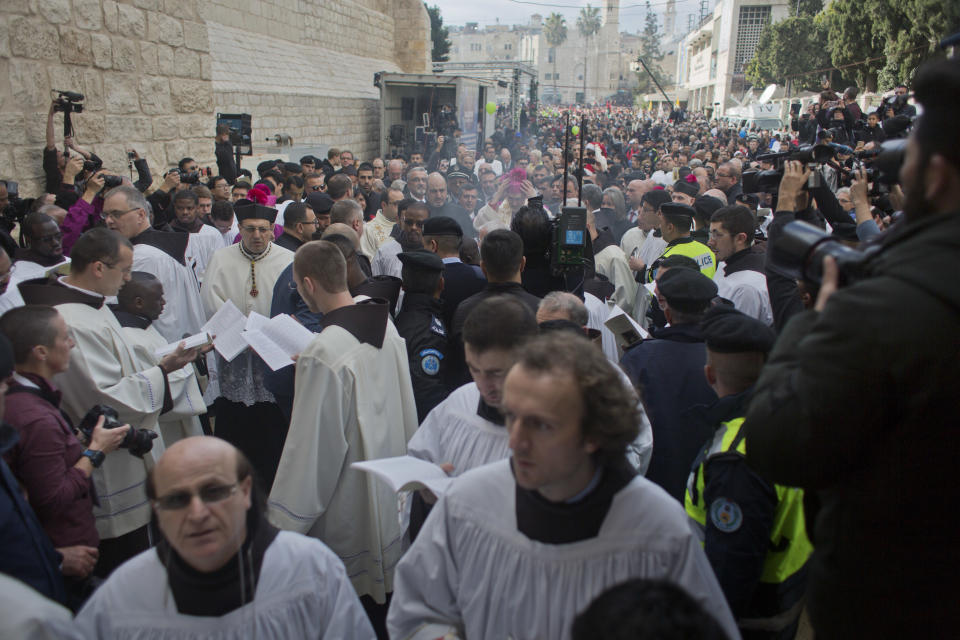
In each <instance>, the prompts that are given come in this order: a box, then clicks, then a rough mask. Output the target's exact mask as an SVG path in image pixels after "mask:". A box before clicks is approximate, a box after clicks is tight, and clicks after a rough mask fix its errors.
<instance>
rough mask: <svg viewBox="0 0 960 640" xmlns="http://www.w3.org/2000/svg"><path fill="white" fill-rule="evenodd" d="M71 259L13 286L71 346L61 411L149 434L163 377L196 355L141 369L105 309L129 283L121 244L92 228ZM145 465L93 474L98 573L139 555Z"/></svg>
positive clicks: (163, 391) (119, 465) (60, 381)
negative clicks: (92, 414)
mask: <svg viewBox="0 0 960 640" xmlns="http://www.w3.org/2000/svg"><path fill="white" fill-rule="evenodd" d="M72 254H73V255H72V262H71V272H70V275H69V276H66V277H64V278H63V279H61V280H29V281H27V282H23V283H21V284H20V293H21V295H22V296H23V299H24V301H25V302H26V303H27V304H45V305H50V306H53V307H55V308H56V309H57V311H59V312H60V315H62V316H63V319H64V320H65V321H66V323H67V327H68V328H69V329H70V337H71V338H73V341H74V342H75V343H76V348H75V349H74V350H73V352H72V354H71V360H70V368H69V369H68V370H67V371H66V372H64V373H62V374H60V375H58V376H56V378H55V379H54V382H55V383H56V385H57V386H58V387H59V388H60V390H61V391H62V392H63V400H62V403H61V407H62V409H63V410H64V411H65V412H66V413H67V415H69V416H70V419H71V420H73V422H74V424H79V422H80V420H81V419H82V418H83V416H84V415H85V414H86V412H87V410H89V409H90V408H91V407H92V406H93V405H95V404H106V405H109V406H111V407H113V408H114V409H116V410H117V412H118V413H119V419H120V422H121V423H127V424H129V425H130V426H131V427H133V428H134V429H151V430H156V429H157V418H158V416H159V414H160V412H161V410H162V409H164V408H167V407H169V406H171V400H170V389H169V384H168V381H167V380H168V376H169V375H170V374H172V373H173V372H175V371H177V370H179V369H181V368H182V367H184V366H186V365H188V364H190V363H191V362H193V360H195V359H196V357H197V355H198V353H199V352H198V350H197V349H190V350H184V349H183V348H182V347H178V348H177V350H176V351H174V352H173V353H172V354H170V355H168V356H165V357H164V358H162V359H161V360H160V362H159V363H158V364H157V365H155V366H150V367H144V366H143V365H142V363H141V362H140V361H139V359H138V357H137V354H136V352H135V350H134V348H133V346H132V345H130V344H129V343H128V342H127V340H126V338H125V337H124V335H123V330H122V328H121V326H120V323H119V322H117V319H116V318H115V317H114V315H113V313H112V312H111V311H110V309H109V308H108V307H107V306H106V304H105V301H106V298H107V297H111V296H115V295H116V294H117V292H118V291H119V290H120V287H121V285H122V284H123V283H124V282H125V281H126V280H128V279H129V278H130V270H131V265H132V264H133V249H132V247H131V246H130V243H129V241H127V240H126V239H124V238H123V236H121V235H120V234H118V233H116V232H113V231H109V230H107V229H103V228H94V229H91V230H90V231H87V232H86V233H84V234H83V235H82V236H81V237H80V238H79V239H78V240H77V242H76V244H75V245H74V247H73V251H72ZM151 460H152V458H151V457H150V456H149V455H147V456H144V457H143V458H138V457H135V456H132V455H112V456H107V458H106V460H105V461H104V463H103V466H102V467H100V468H99V469H96V470H95V471H94V472H93V476H92V477H93V482H94V486H95V488H96V490H97V495H98V496H99V500H100V506H99V507H96V508H95V509H94V515H95V516H96V519H97V532H98V533H99V534H100V539H101V549H100V552H101V556H100V564H99V565H98V568H97V571H98V573H100V572H101V571H104V572H105V571H106V570H107V569H109V568H112V567H110V564H111V561H117V560H119V561H122V560H124V559H126V557H129V555H132V553H130V551H134V552H136V551H139V550H140V548H138V547H141V548H145V547H146V544H147V534H146V525H147V522H148V521H149V519H150V508H149V505H148V504H147V498H146V493H145V488H144V481H145V479H146V472H147V466H148V465H149V464H150V462H151ZM111 544H112V545H113V546H114V549H113V550H110V546H111ZM117 563H118V562H117Z"/></svg>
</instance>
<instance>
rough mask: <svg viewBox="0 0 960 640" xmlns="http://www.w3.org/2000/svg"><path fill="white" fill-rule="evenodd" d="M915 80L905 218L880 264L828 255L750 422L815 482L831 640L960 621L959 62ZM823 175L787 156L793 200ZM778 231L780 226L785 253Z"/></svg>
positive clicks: (760, 459)
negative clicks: (957, 591) (955, 596)
mask: <svg viewBox="0 0 960 640" xmlns="http://www.w3.org/2000/svg"><path fill="white" fill-rule="evenodd" d="M914 90H915V95H916V97H917V100H918V101H919V102H920V103H921V104H922V105H923V115H922V116H920V118H919V120H918V121H917V123H916V124H915V126H914V128H913V131H912V133H911V135H910V138H909V139H908V141H907V146H906V155H905V158H904V163H903V166H902V168H901V170H900V180H901V183H902V185H903V188H904V193H905V194H906V200H905V206H904V213H905V222H903V223H900V225H898V226H895V227H894V228H893V230H891V231H890V232H888V234H887V236H886V237H885V238H884V240H883V242H882V243H881V247H880V249H879V251H877V252H876V253H874V254H872V255H871V256H870V257H869V258H868V259H867V260H866V261H865V262H864V263H863V264H862V265H861V267H860V269H858V272H859V273H861V274H863V276H865V277H859V278H857V279H855V280H853V281H852V282H846V283H844V286H843V287H842V288H839V290H838V287H839V280H840V278H839V272H840V269H839V268H838V266H837V263H836V261H835V260H833V259H830V258H828V259H825V260H824V261H823V269H824V272H823V277H822V281H821V284H820V291H819V295H818V296H817V299H816V303H815V305H814V308H813V309H810V310H807V311H803V312H800V313H798V314H796V315H795V316H794V317H793V318H792V319H791V320H790V322H789V324H787V325H786V326H785V327H784V329H783V331H782V333H781V335H780V339H779V340H778V341H777V343H776V345H775V347H774V349H773V352H772V353H771V354H770V359H769V362H768V363H767V366H766V367H765V368H764V371H763V373H762V374H761V376H760V379H759V380H758V381H757V384H756V388H755V391H754V394H753V398H752V400H751V402H750V407H749V409H748V411H747V416H746V421H745V422H744V425H743V428H744V429H745V432H746V439H747V440H748V441H749V443H750V446H749V450H748V453H747V462H748V464H750V465H751V466H752V467H753V468H754V469H755V470H756V471H757V472H758V473H760V474H761V475H762V476H763V477H764V478H765V479H767V480H768V481H770V482H775V483H778V484H784V485H789V486H795V487H802V488H804V489H805V490H807V492H808V493H814V492H816V497H817V498H818V501H817V502H819V507H820V508H819V511H818V513H817V516H816V518H815V520H811V522H814V523H815V524H814V525H813V531H812V535H811V538H812V539H814V540H815V541H816V546H815V550H814V553H813V556H812V558H811V561H810V584H809V588H808V591H807V593H808V596H807V610H808V611H809V613H810V618H811V621H812V622H813V627H814V629H815V631H816V634H817V638H824V639H827V640H829V639H831V638H848V637H853V636H857V637H871V636H875V637H880V636H883V637H905V636H913V637H933V636H939V635H943V633H944V628H945V626H944V625H950V627H953V626H955V624H956V621H957V612H956V608H955V607H954V606H953V605H952V604H951V603H950V602H949V600H950V599H949V598H946V599H944V598H943V597H942V596H943V588H944V585H949V584H952V583H953V581H954V579H955V576H956V575H957V571H958V570H960V558H958V556H957V555H956V554H954V553H952V552H950V550H951V549H953V548H955V544H956V543H955V539H954V538H955V536H954V528H955V526H954V525H955V520H956V518H955V515H954V513H953V511H952V509H950V505H953V504H956V502H957V501H958V500H960V487H958V486H957V483H956V482H955V478H954V462H955V458H956V452H957V450H958V448H960V433H958V431H957V430H956V429H955V428H953V425H954V424H955V422H956V415H957V400H956V388H957V386H958V385H960V367H958V359H957V352H956V347H955V345H956V328H957V319H958V315H957V314H958V312H957V310H958V309H960V284H958V282H957V279H956V276H955V275H954V274H955V273H956V272H957V269H958V268H960V252H958V251H957V247H958V246H960V215H958V214H957V203H958V202H960V154H958V150H960V147H958V146H957V143H956V141H957V140H958V139H960V120H958V119H957V117H956V105H957V102H958V100H960V63H958V61H957V60H955V59H954V60H940V61H936V62H932V63H929V64H927V65H924V66H923V67H921V68H920V70H918V72H917V74H916V76H915V83H914ZM808 173H809V172H808V171H804V169H803V167H802V165H800V164H799V163H789V164H788V166H787V167H786V169H785V174H784V178H783V181H782V183H781V187H780V201H781V202H792V201H794V200H792V198H795V196H796V194H797V193H799V192H800V190H801V185H803V184H804V183H805V182H806V180H807V174H808ZM789 213H790V212H789V211H779V210H778V211H777V213H776V218H775V220H774V223H776V222H778V219H780V218H781V217H789ZM776 242H777V237H776V236H775V234H772V233H771V235H770V244H769V247H770V250H771V251H772V250H774V247H775V245H776ZM894 327H902V328H904V329H905V330H902V331H895V330H892V328H894Z"/></svg>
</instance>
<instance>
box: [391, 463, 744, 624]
mask: <svg viewBox="0 0 960 640" xmlns="http://www.w3.org/2000/svg"><path fill="white" fill-rule="evenodd" d="M515 504H516V484H515V482H514V479H513V474H512V473H511V470H510V461H509V460H502V461H500V462H495V463H493V464H489V465H486V466H484V467H480V468H478V469H474V470H473V471H470V472H469V473H467V474H465V475H463V476H461V477H459V478H457V480H455V481H454V482H453V484H452V485H451V486H450V488H449V489H448V491H447V493H446V494H444V495H443V496H442V497H441V498H440V499H439V500H438V501H437V504H436V505H435V506H434V508H433V511H432V512H431V514H430V517H429V518H427V520H426V522H425V523H424V525H423V529H421V530H420V533H419V535H418V536H417V539H416V541H415V542H414V543H413V545H412V546H411V547H410V549H409V550H408V551H407V553H406V555H404V557H403V559H402V560H401V561H400V564H399V565H397V574H396V591H395V592H394V595H393V600H392V602H391V603H390V612H389V614H388V616H387V629H388V631H389V633H390V637H391V638H394V639H396V640H402V639H406V638H416V639H418V640H419V639H426V638H437V637H445V638H517V639H518V640H520V639H524V640H526V639H533V638H555V639H559V640H567V639H569V638H570V626H571V624H572V623H573V619H574V618H575V617H576V615H577V614H578V613H580V612H581V611H583V610H584V609H585V608H586V607H587V606H588V605H589V604H590V603H591V602H592V601H593V599H594V598H596V597H597V596H598V595H600V594H601V593H602V592H603V591H605V590H606V589H608V588H609V587H612V586H614V585H616V584H619V583H621V582H624V581H626V580H629V579H631V578H650V579H662V580H668V581H670V582H673V583H674V584H677V585H678V586H680V587H681V588H683V589H684V590H686V592H687V593H688V594H690V596H691V597H693V599H694V600H696V601H697V602H698V603H700V605H701V606H702V607H703V608H704V609H705V610H707V611H709V612H710V613H711V614H712V615H713V616H714V617H715V618H716V619H717V621H718V622H719V623H720V626H721V627H722V628H723V629H724V630H725V631H726V633H727V634H728V637H729V638H731V639H733V640H735V639H737V638H739V637H740V633H739V631H738V630H737V626H736V623H735V622H734V619H733V615H732V614H731V613H730V608H729V607H728V606H727V602H726V600H725V599H724V596H723V591H722V590H721V589H720V585H719V584H718V583H717V580H716V578H715V577H714V574H713V569H712V568H711V567H710V563H709V561H708V560H707V557H706V555H705V554H704V552H703V549H702V548H701V546H700V543H699V542H698V541H697V539H696V537H695V536H694V534H693V532H692V531H691V529H690V526H689V524H688V523H687V518H686V514H685V513H684V510H683V507H682V505H680V504H679V503H677V501H676V500H674V499H673V498H671V497H670V496H669V495H667V493H666V492H664V491H663V490H662V489H661V488H660V487H658V486H656V485H654V484H653V483H651V482H650V481H648V480H646V479H645V478H643V477H640V476H636V477H634V478H633V479H632V480H631V481H630V482H629V484H627V485H626V486H625V487H624V488H622V489H621V490H620V491H619V492H617V493H616V494H615V495H614V497H613V501H612V502H611V504H610V507H609V510H608V511H607V513H606V516H605V517H604V519H603V523H602V524H601V526H600V530H599V532H598V534H597V535H596V536H595V537H593V538H587V539H585V540H580V541H578V542H573V543H568V544H545V543H542V542H538V541H535V540H532V539H530V538H528V537H527V536H525V535H524V534H522V533H520V531H519V530H518V528H517V517H516V507H515ZM447 633H449V634H450V635H444V634H447Z"/></svg>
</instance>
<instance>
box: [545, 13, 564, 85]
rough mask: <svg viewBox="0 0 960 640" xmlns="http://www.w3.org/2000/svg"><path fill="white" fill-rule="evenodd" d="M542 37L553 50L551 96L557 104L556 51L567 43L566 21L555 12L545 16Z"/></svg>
mask: <svg viewBox="0 0 960 640" xmlns="http://www.w3.org/2000/svg"><path fill="white" fill-rule="evenodd" d="M543 37H544V38H546V39H547V44H549V45H550V46H551V47H552V48H553V95H554V97H556V99H557V102H558V103H559V102H560V94H559V93H557V55H558V53H559V52H558V51H557V49H558V48H559V47H560V45H562V44H563V43H564V42H566V41H567V20H566V18H564V17H563V16H562V15H560V14H559V13H557V12H553V13H551V14H550V15H549V16H547V20H546V22H544V23H543Z"/></svg>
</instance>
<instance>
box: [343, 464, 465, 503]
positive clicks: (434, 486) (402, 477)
mask: <svg viewBox="0 0 960 640" xmlns="http://www.w3.org/2000/svg"><path fill="white" fill-rule="evenodd" d="M350 466H351V467H353V468H354V469H359V470H361V471H367V472H369V473H372V474H374V475H375V476H377V477H378V478H380V479H381V480H383V481H384V482H386V483H387V484H388V485H390V488H391V489H393V490H394V491H396V492H397V493H399V492H401V491H413V490H416V489H430V491H433V493H434V494H436V495H437V496H441V495H443V494H444V492H446V490H447V488H448V487H449V486H450V483H451V482H453V480H454V479H453V478H451V477H450V476H448V475H447V473H446V472H445V471H444V470H443V469H441V468H440V467H438V466H437V465H435V464H433V463H432V462H427V461H426V460H421V459H420V458H414V457H413V456H397V457H395V458H381V459H380V460H364V461H363V462H354V463H353V464H351V465H350Z"/></svg>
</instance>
